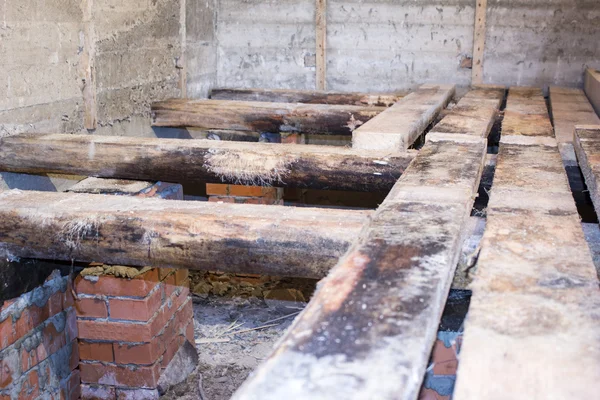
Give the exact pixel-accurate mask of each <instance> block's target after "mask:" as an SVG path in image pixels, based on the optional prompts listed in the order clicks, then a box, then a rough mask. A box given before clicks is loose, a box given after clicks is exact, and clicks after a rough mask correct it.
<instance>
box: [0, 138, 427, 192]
mask: <svg viewBox="0 0 600 400" xmlns="http://www.w3.org/2000/svg"><path fill="white" fill-rule="evenodd" d="M415 153H416V152H412V151H411V152H408V153H403V154H398V153H392V152H370V151H366V152H365V151H357V150H352V149H347V148H340V147H333V146H310V145H305V146H297V145H293V144H272V143H236V142H224V141H217V140H179V139H151V138H132V137H115V136H92V135H64V134H49V135H40V134H23V135H17V136H11V137H4V138H0V171H9V172H22V173H33V174H35V173H48V172H52V173H64V174H79V175H85V176H96V177H104V178H121V179H143V180H161V181H165V182H176V183H191V184H193V183H231V184H242V185H267V186H269V185H272V186H279V187H300V188H313V189H329V190H354V191H380V192H381V191H388V190H389V189H390V188H391V187H392V186H393V185H394V183H395V181H396V180H397V179H398V177H399V176H400V175H401V174H402V172H403V171H404V169H405V168H406V167H407V166H408V164H409V163H410V161H411V160H412V159H413V158H414V156H415Z"/></svg>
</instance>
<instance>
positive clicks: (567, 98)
mask: <svg viewBox="0 0 600 400" xmlns="http://www.w3.org/2000/svg"><path fill="white" fill-rule="evenodd" d="M550 104H551V109H552V119H553V121H554V132H555V134H556V141H557V142H558V143H573V134H574V132H575V125H600V118H598V116H597V115H596V112H595V111H594V108H593V107H592V105H591V104H590V102H589V101H588V98H587V97H586V95H585V93H584V92H583V90H581V89H573V88H561V87H550Z"/></svg>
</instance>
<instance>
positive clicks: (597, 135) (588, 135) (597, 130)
mask: <svg viewBox="0 0 600 400" xmlns="http://www.w3.org/2000/svg"><path fill="white" fill-rule="evenodd" d="M574 147H575V154H576V155H577V160H578V162H579V166H580V167H581V172H582V173H583V176H584V178H585V184H586V186H587V188H588V191H589V193H590V197H591V198H592V202H593V203H594V208H595V210H596V214H597V215H600V193H599V192H598V189H599V186H598V185H599V183H600V182H599V180H600V124H599V125H590V126H577V127H576V132H575V142H574Z"/></svg>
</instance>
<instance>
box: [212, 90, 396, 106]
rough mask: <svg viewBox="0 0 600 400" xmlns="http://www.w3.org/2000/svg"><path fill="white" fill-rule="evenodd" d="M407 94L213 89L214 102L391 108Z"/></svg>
mask: <svg viewBox="0 0 600 400" xmlns="http://www.w3.org/2000/svg"><path fill="white" fill-rule="evenodd" d="M404 96H406V93H389V94H385V93H380V94H370V93H341V92H324V91H312V90H287V89H213V90H212V92H211V95H210V98H211V99H212V100H235V101H263V102H274V103H305V104H338V105H354V106H377V107H389V106H391V105H392V104H394V103H395V102H397V101H398V100H400V99H401V98H403V97H404Z"/></svg>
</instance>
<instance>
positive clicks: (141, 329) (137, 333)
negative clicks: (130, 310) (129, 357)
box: [77, 319, 154, 343]
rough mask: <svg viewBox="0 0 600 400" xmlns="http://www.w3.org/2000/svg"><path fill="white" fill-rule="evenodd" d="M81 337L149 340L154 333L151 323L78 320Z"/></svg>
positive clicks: (114, 340) (89, 338)
mask: <svg viewBox="0 0 600 400" xmlns="http://www.w3.org/2000/svg"><path fill="white" fill-rule="evenodd" d="M77 328H78V330H79V338H81V339H88V340H106V341H112V342H117V341H125V342H138V343H139V342H147V341H149V340H150V339H151V338H152V337H153V336H154V335H153V334H152V331H151V324H150V323H147V324H132V323H130V322H112V321H96V320H81V319H80V320H78V321H77Z"/></svg>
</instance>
